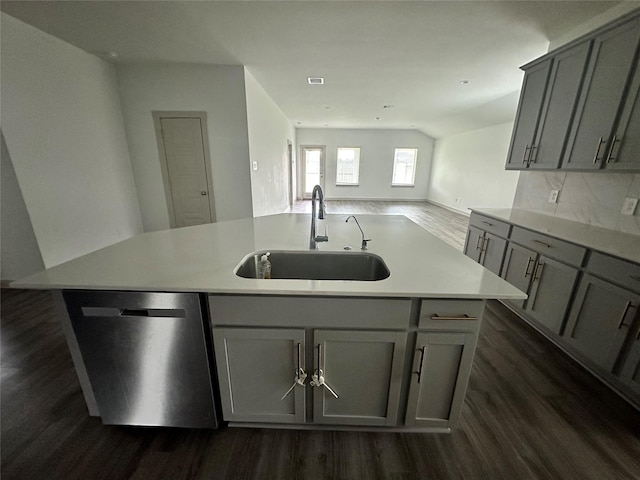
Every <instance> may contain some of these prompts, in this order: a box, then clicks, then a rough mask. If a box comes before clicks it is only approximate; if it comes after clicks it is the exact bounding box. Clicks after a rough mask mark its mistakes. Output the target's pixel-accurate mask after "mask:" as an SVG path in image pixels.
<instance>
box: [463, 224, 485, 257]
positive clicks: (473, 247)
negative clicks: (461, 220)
mask: <svg viewBox="0 0 640 480" xmlns="http://www.w3.org/2000/svg"><path fill="white" fill-rule="evenodd" d="M483 238H484V231H483V230H480V229H479V228H476V227H474V226H472V225H469V229H468V230H467V240H466V241H465V244H464V254H465V255H466V256H467V257H469V258H471V259H472V260H473V261H474V262H478V263H480V257H481V255H482V248H481V242H482V239H483Z"/></svg>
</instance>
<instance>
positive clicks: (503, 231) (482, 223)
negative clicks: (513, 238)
mask: <svg viewBox="0 0 640 480" xmlns="http://www.w3.org/2000/svg"><path fill="white" fill-rule="evenodd" d="M469 224H471V225H474V226H476V227H478V228H480V229H481V230H484V231H485V232H490V233H493V234H494V235H498V236H499V237H507V236H508V235H509V229H510V228H511V225H509V224H508V223H504V222H501V221H500V220H494V219H493V218H490V217H485V216H484V215H480V214H479V213H475V212H472V213H471V218H470V219H469Z"/></svg>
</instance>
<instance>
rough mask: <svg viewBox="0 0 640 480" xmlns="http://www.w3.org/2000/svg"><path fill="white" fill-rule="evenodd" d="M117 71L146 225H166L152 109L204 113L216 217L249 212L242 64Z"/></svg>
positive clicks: (132, 67) (150, 227) (123, 68)
mask: <svg viewBox="0 0 640 480" xmlns="http://www.w3.org/2000/svg"><path fill="white" fill-rule="evenodd" d="M117 74H118V85H119V90H120V100H121V102H122V112H123V115H124V122H125V128H126V131H127V138H128V141H129V152H130V155H131V164H132V167H133V173H134V176H135V181H136V187H137V190H138V198H139V201H140V211H141V213H142V222H143V224H144V230H145V231H154V230H163V229H168V228H170V224H169V211H168V208H167V202H166V199H165V192H164V185H163V181H162V170H161V167H160V156H159V153H158V145H157V141H156V133H155V130H154V124H153V117H152V114H151V112H152V111H154V110H164V111H205V112H206V113H207V125H208V128H209V131H208V132H207V134H208V135H209V146H210V149H211V151H210V152H209V153H210V158H211V172H212V177H213V195H214V200H215V208H216V220H217V221H223V220H234V219H237V218H243V217H251V216H252V213H253V211H252V202H251V175H250V170H249V140H248V133H247V105H246V99H245V89H244V67H242V66H228V65H197V64H186V63H185V64H177V63H172V64H154V65H139V64H136V65H118V67H117Z"/></svg>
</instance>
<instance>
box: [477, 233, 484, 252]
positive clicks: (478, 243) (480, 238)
mask: <svg viewBox="0 0 640 480" xmlns="http://www.w3.org/2000/svg"><path fill="white" fill-rule="evenodd" d="M483 238H484V237H481V236H478V241H477V242H476V250H480V240H482V239H483Z"/></svg>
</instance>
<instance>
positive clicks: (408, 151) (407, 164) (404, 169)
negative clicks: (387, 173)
mask: <svg viewBox="0 0 640 480" xmlns="http://www.w3.org/2000/svg"><path fill="white" fill-rule="evenodd" d="M417 159H418V149H417V148H396V150H395V153H394V154H393V177H392V178H391V185H398V186H410V187H413V185H414V180H415V177H416V160H417Z"/></svg>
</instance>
